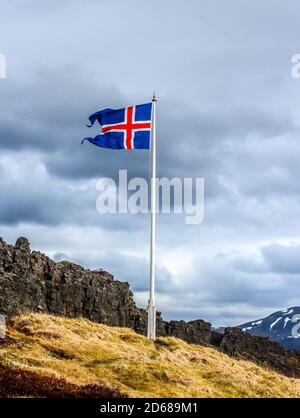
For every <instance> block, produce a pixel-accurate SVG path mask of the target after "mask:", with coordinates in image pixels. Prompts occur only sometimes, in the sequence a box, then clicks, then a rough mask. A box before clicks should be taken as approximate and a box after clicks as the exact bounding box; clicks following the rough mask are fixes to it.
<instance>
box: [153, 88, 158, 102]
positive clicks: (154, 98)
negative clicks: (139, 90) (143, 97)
mask: <svg viewBox="0 0 300 418" xmlns="http://www.w3.org/2000/svg"><path fill="white" fill-rule="evenodd" d="M156 101H157V100H156V97H155V91H154V92H153V97H152V102H156Z"/></svg>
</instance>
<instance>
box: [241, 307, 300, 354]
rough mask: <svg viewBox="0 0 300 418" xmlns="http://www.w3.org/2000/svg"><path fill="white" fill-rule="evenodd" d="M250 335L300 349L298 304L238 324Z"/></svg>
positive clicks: (299, 310) (299, 312)
mask: <svg viewBox="0 0 300 418" xmlns="http://www.w3.org/2000/svg"><path fill="white" fill-rule="evenodd" d="M238 328H240V329H241V330H242V331H244V332H248V333H249V334H251V335H255V336H258V335H260V336H263V337H268V338H269V339H270V340H272V341H276V342H278V343H281V344H282V345H283V346H284V347H286V348H288V349H293V350H299V351H300V306H294V307H291V308H288V309H283V310H281V311H277V312H274V313H272V314H271V315H269V316H267V317H265V318H262V319H257V320H254V321H251V322H246V323H244V324H241V325H238Z"/></svg>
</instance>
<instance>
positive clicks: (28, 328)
mask: <svg viewBox="0 0 300 418" xmlns="http://www.w3.org/2000/svg"><path fill="white" fill-rule="evenodd" d="M0 366H2V367H0V386H1V388H2V390H1V392H0V396H7V394H8V395H10V396H16V395H25V396H30V395H37V394H38V395H40V396H48V395H49V393H48V392H49V388H50V387H51V384H52V383H53V384H52V387H53V392H52V394H53V395H54V394H57V393H58V396H59V390H62V391H63V390H64V387H66V388H69V389H68V393H69V395H70V396H72V394H73V395H74V393H76V391H77V392H78V391H79V392H80V393H83V396H88V394H89V393H90V394H92V395H93V396H97V395H98V396H101V395H100V392H99V388H100V389H101V388H102V389H103V388H104V389H105V388H114V389H117V390H120V392H121V393H123V394H125V395H126V394H128V395H129V396H137V397H146V396H150V397H177V396H179V397H300V380H296V379H289V378H287V377H284V376H281V375H279V374H276V373H275V372H272V371H269V370H267V369H264V368H262V367H259V366H256V365H255V364H254V363H251V362H247V361H243V360H235V359H233V358H230V357H227V356H226V355H225V354H222V353H219V352H218V351H216V350H215V349H213V348H206V347H200V346H195V345H189V344H187V343H185V342H183V341H181V340H178V339H175V338H170V337H169V338H158V339H157V340H156V341H155V342H152V341H149V340H148V339H147V338H145V337H143V336H140V335H138V334H136V333H134V332H133V331H131V330H129V329H126V328H112V327H108V326H105V325H100V324H95V323H93V322H90V321H87V320H85V319H66V318H59V317H53V316H47V315H38V314H30V315H25V316H22V317H19V318H16V319H15V320H14V324H13V325H12V326H11V327H10V328H9V330H8V338H7V339H6V340H2V341H1V340H0ZM1 370H2V374H1ZM5 376H6V377H5ZM24 379H25V383H26V385H27V386H26V385H25V383H24V382H23V380H24ZM51 382H52V383H51ZM16 383H17V384H16ZM28 384H30V385H31V388H32V389H30V388H29V389H28ZM18 385H19V386H20V387H21V388H22V387H23V386H24V385H25V386H26V388H25V389H24V388H23V390H20V391H19V392H18V387H19V386H18ZM22 385H23V386H22ZM43 385H44V386H43ZM12 387H14V391H12V389H11V388H12ZM37 387H38V388H44V387H46V389H47V388H48V392H47V390H46V389H45V391H43V390H42V391H41V389H39V390H37ZM30 390H32V393H30ZM57 390H58V392H57ZM66 390H67V389H66ZM105 390H107V389H105ZM118 393H119V392H118V391H112V396H113V394H115V395H116V396H117V395H118ZM84 394H85V395H84ZM107 394H109V393H108V392H106V395H107Z"/></svg>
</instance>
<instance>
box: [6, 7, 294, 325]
mask: <svg viewBox="0 0 300 418" xmlns="http://www.w3.org/2000/svg"><path fill="white" fill-rule="evenodd" d="M299 7H300V6H299V3H297V2H296V1H292V2H290V3H289V5H288V6H287V5H284V4H283V3H282V2H279V1H269V0H268V1H265V2H260V1H258V0H254V1H252V2H248V3H247V4H246V3H245V2H240V1H237V0H229V1H227V2H226V3H221V2H219V1H218V2H216V1H214V0H213V1H211V2H205V3H203V2H199V1H196V0H191V1H189V2H188V3H187V4H183V3H182V2H179V1H172V2H171V1H170V0H169V1H165V2H161V1H158V0H153V1H151V2H143V3H142V4H141V2H139V3H138V2H137V1H136V0H131V1H130V2H124V1H121V0H116V1H115V2H113V4H112V2H111V1H108V0H104V1H102V2H98V1H91V2H90V5H89V7H86V5H85V4H84V2H83V1H79V0H75V1H65V2H63V3H58V2H50V1H47V0H42V1H40V2H38V3H36V2H34V1H31V0H27V1H24V2H22V4H20V2H16V1H14V0H12V1H10V2H9V3H8V2H6V3H5V4H3V5H2V6H1V18H2V22H1V25H0V39H1V40H2V44H1V51H0V53H3V54H5V56H6V58H7V79H5V80H0V81H1V83H0V175H1V178H0V196H1V205H0V223H1V234H3V235H4V237H6V238H7V240H8V241H11V242H12V241H14V240H15V238H16V237H17V235H28V237H29V238H30V240H31V241H32V245H33V247H34V248H36V249H41V250H43V251H45V252H47V253H48V254H50V255H52V256H54V255H55V254H56V257H57V258H58V259H59V258H60V257H63V256H62V254H64V255H66V256H67V257H70V259H72V260H77V261H78V262H81V263H82V264H84V265H86V266H90V267H92V266H95V267H104V268H106V269H107V270H108V271H112V272H113V273H114V274H115V275H116V276H118V277H119V278H120V279H124V280H128V281H129V282H130V283H131V284H133V286H134V289H135V290H136V291H137V294H136V297H137V299H138V301H139V303H140V304H142V305H143V306H144V305H145V302H146V300H147V292H146V290H147V285H148V269H147V257H148V247H147V243H148V239H149V234H148V233H149V222H148V221H149V219H148V217H147V216H131V215H124V216H123V215H122V216H116V215H112V216H100V215H98V214H97V212H96V210H95V200H96V197H97V192H96V190H95V184H96V179H97V178H99V177H103V176H105V177H112V178H115V179H116V178H117V175H118V170H119V169H120V168H123V169H124V168H125V169H126V168H127V169H128V170H129V178H130V177H133V176H138V177H146V178H147V177H148V174H149V154H148V153H147V152H145V151H141V152H133V153H130V152H122V151H120V152H113V151H108V150H103V149H100V148H96V147H94V146H93V145H91V144H84V145H80V141H81V139H82V138H83V137H85V136H89V135H95V134H96V133H98V132H99V128H95V129H88V128H86V126H85V124H86V122H87V117H88V115H89V114H90V113H92V112H94V111H95V110H97V109H100V108H102V107H113V108H117V107H122V106H125V105H128V104H132V103H142V102H145V101H148V100H149V99H150V98H151V94H152V90H153V89H155V90H157V95H158V120H157V122H158V136H157V137H158V175H159V176H167V177H170V178H172V177H175V176H180V177H204V178H205V220H204V223H203V224H201V225H197V226H195V227H190V226H188V225H185V224H184V222H182V217H171V216H159V217H158V259H159V272H158V277H159V295H158V296H159V297H158V301H159V309H160V310H163V312H164V314H165V316H167V317H168V318H175V317H176V318H177V319H180V318H185V319H191V318H195V317H203V318H206V319H210V320H212V321H213V322H215V323H218V324H219V325H229V324H230V323H231V324H232V322H234V323H241V322H245V321H247V320H251V319H253V318H255V317H261V316H264V315H265V314H267V313H270V311H271V310H273V309H274V311H275V310H278V309H279V308H282V307H286V306H289V305H296V304H299V299H300V295H299V291H298V290H297V289H298V288H299V285H298V284H299V280H300V279H299V274H298V267H299V266H298V262H297V255H298V250H299V245H300V238H299V237H300V236H299V230H300V221H299V220H298V219H300V217H299V212H300V200H299V193H300V189H299V181H298V178H299V174H300V172H299V158H300V147H299V123H298V120H299V116H300V115H299V111H298V108H299V100H300V82H298V81H296V80H293V79H292V78H291V76H290V70H291V56H292V55H293V54H294V53H299V52H300V51H299V37H300V29H299V24H298V20H297V19H298V15H299ZM116 9H117V10H118V13H117V14H116V12H115V11H116ZM149 22H151V24H148V23H149ZM152 22H155V28H153V24H152ZM11 27H14V28H17V31H16V30H14V31H12V30H11ZM111 28H113V30H111ZM283 241H284V242H294V243H295V244H293V245H289V244H286V245H282V243H281V242H283ZM125 250H126V251H125ZM58 253H61V255H59V254H58ZM216 254H217V255H218V256H216ZM220 254H223V256H222V255H220ZM253 254H255V255H253ZM254 314H255V315H254Z"/></svg>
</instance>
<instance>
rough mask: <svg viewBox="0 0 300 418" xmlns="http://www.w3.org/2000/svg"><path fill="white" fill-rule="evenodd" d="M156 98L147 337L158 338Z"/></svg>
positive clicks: (153, 115) (153, 126)
mask: <svg viewBox="0 0 300 418" xmlns="http://www.w3.org/2000/svg"><path fill="white" fill-rule="evenodd" d="M155 223H156V98H155V94H154V93H153V98H152V129H151V235H150V294H149V302H148V326H147V336H148V338H150V339H151V340H155V338H156V307H155V238H156V225H155Z"/></svg>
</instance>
